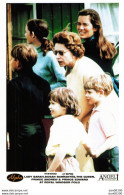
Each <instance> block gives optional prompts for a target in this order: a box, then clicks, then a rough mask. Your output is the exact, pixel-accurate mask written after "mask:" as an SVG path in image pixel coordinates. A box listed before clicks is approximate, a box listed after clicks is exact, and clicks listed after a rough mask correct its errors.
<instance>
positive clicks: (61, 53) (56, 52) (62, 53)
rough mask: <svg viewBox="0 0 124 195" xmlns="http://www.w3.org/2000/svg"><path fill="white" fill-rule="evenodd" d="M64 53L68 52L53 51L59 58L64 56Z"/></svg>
mask: <svg viewBox="0 0 124 195" xmlns="http://www.w3.org/2000/svg"><path fill="white" fill-rule="evenodd" d="M66 52H68V51H61V50H58V51H57V50H56V51H54V54H55V55H57V54H59V55H60V56H63V55H64V53H66Z"/></svg>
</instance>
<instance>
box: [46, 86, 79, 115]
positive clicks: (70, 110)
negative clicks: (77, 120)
mask: <svg viewBox="0 0 124 195" xmlns="http://www.w3.org/2000/svg"><path fill="white" fill-rule="evenodd" d="M49 97H50V101H53V102H57V103H59V104H60V105H61V106H62V107H65V108H66V114H71V115H74V116H79V115H80V113H81V108H80V106H79V104H78V100H77V97H76V95H75V94H74V92H73V91H72V90H71V89H69V88H67V87H59V88H56V89H54V90H52V91H51V92H50V93H49Z"/></svg>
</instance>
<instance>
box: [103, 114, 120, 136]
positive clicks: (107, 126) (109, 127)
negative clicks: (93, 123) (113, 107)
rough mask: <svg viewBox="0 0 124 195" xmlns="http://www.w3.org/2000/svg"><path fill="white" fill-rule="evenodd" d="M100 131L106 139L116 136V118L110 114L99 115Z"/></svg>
mask: <svg viewBox="0 0 124 195" xmlns="http://www.w3.org/2000/svg"><path fill="white" fill-rule="evenodd" d="M99 123H100V125H101V130H102V131H103V133H104V135H105V136H106V137H109V136H112V135H115V134H117V124H116V118H115V116H114V114H112V113H109V112H108V113H101V114H100V118H99Z"/></svg>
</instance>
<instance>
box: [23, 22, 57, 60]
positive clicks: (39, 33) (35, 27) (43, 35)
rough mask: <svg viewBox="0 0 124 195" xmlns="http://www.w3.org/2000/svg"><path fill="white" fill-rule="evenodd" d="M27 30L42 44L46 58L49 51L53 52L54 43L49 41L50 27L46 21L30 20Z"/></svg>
mask: <svg viewBox="0 0 124 195" xmlns="http://www.w3.org/2000/svg"><path fill="white" fill-rule="evenodd" d="M27 28H28V30H29V31H30V33H31V34H32V33H34V34H35V36H36V37H37V38H38V40H39V41H40V42H41V43H42V44H41V49H42V51H43V55H44V56H45V55H46V53H47V51H50V50H53V43H52V41H50V40H48V39H47V37H48V35H49V27H48V24H47V22H46V21H45V20H42V19H30V20H28V22H27Z"/></svg>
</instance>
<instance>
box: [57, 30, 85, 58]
mask: <svg viewBox="0 0 124 195" xmlns="http://www.w3.org/2000/svg"><path fill="white" fill-rule="evenodd" d="M53 43H54V45H55V44H56V43H61V44H64V45H65V47H66V48H67V49H69V50H70V52H71V53H72V54H73V55H74V56H76V57H77V58H81V57H83V56H84V51H85V49H84V47H83V45H82V43H81V39H80V37H79V35H78V34H77V33H74V32H69V31H66V30H65V31H62V32H59V33H56V34H55V35H54V37H53Z"/></svg>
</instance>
